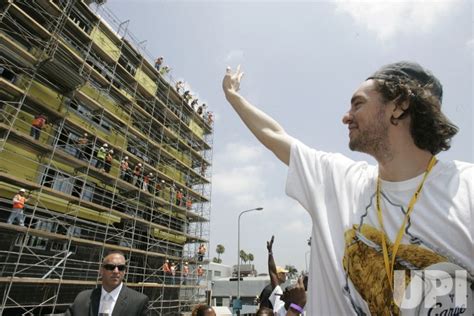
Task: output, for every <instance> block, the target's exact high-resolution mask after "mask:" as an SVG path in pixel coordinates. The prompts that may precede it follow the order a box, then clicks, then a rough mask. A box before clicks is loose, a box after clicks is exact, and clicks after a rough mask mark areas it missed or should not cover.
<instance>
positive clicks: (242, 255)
mask: <svg viewBox="0 0 474 316" xmlns="http://www.w3.org/2000/svg"><path fill="white" fill-rule="evenodd" d="M240 260H241V261H240V263H242V261H243V262H245V263H246V262H247V260H248V257H247V253H246V252H245V251H243V250H240Z"/></svg>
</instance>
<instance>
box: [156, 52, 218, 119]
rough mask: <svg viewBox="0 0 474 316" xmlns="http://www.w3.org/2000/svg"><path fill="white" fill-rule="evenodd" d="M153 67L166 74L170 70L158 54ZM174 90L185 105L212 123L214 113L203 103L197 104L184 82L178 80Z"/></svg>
mask: <svg viewBox="0 0 474 316" xmlns="http://www.w3.org/2000/svg"><path fill="white" fill-rule="evenodd" d="M155 69H156V70H157V71H158V72H159V73H160V74H161V75H164V74H167V73H168V72H170V71H171V68H170V67H169V66H165V65H164V57H163V56H159V57H157V58H156V59H155ZM175 90H176V92H177V93H178V94H179V95H181V96H182V97H183V99H184V101H185V103H186V105H187V106H189V108H190V109H191V110H193V111H194V112H196V113H197V114H198V115H199V116H200V117H202V118H203V120H204V121H205V122H206V123H207V124H208V125H212V123H213V121H214V114H213V113H212V112H211V111H208V110H207V105H206V104H205V103H201V104H199V99H198V98H197V97H196V96H194V95H193V94H192V93H191V91H190V90H187V89H186V84H185V83H184V82H183V81H182V80H178V81H176V83H175Z"/></svg>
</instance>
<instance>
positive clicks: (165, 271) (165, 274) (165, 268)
mask: <svg viewBox="0 0 474 316" xmlns="http://www.w3.org/2000/svg"><path fill="white" fill-rule="evenodd" d="M161 269H162V270H163V278H164V281H165V283H167V282H166V280H169V276H171V265H170V261H169V260H168V259H166V260H165V263H163V266H162V267H161Z"/></svg>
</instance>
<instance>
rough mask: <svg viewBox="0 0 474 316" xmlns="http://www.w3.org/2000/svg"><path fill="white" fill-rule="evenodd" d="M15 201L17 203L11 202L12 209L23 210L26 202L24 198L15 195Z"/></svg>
mask: <svg viewBox="0 0 474 316" xmlns="http://www.w3.org/2000/svg"><path fill="white" fill-rule="evenodd" d="M14 199H15V200H17V202H15V201H14V202H13V208H21V209H23V208H24V207H25V201H26V198H25V197H24V196H21V195H19V194H17V195H15V198H14Z"/></svg>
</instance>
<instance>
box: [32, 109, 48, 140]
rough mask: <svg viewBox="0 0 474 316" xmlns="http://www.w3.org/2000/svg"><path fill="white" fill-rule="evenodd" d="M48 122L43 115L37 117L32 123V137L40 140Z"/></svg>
mask: <svg viewBox="0 0 474 316" xmlns="http://www.w3.org/2000/svg"><path fill="white" fill-rule="evenodd" d="M46 121H47V118H46V116H45V115H44V114H43V113H41V114H39V115H36V116H35V118H34V119H33V121H32V122H31V129H30V136H31V137H33V138H34V139H36V140H38V139H39V138H40V135H41V130H42V129H43V127H44V125H45V124H46Z"/></svg>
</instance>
